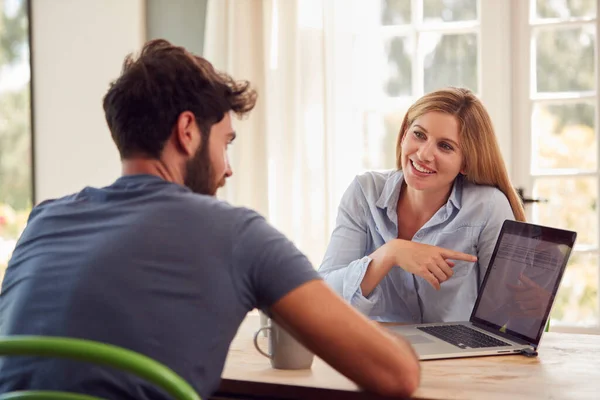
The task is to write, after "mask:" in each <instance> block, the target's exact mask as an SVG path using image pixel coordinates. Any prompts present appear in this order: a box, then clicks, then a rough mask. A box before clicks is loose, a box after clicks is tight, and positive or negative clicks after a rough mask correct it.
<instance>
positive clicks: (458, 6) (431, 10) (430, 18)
mask: <svg viewBox="0 0 600 400" xmlns="http://www.w3.org/2000/svg"><path fill="white" fill-rule="evenodd" d="M423 20H424V21H425V22H453V21H473V20H477V0H425V1H424V2H423Z"/></svg>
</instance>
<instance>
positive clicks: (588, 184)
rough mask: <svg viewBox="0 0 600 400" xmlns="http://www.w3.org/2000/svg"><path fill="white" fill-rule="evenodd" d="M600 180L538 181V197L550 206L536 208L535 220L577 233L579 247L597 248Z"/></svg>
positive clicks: (593, 178) (538, 205) (534, 212)
mask: <svg viewBox="0 0 600 400" xmlns="http://www.w3.org/2000/svg"><path fill="white" fill-rule="evenodd" d="M597 182H598V178H595V177H583V178H538V179H537V180H536V182H535V186H534V196H536V197H541V198H545V199H547V200H548V203H539V204H535V205H534V208H533V214H534V217H537V218H535V220H536V221H537V222H539V223H540V224H543V225H549V226H554V227H557V228H564V229H570V230H573V231H575V232H577V244H580V245H597V243H598V239H597V236H598V211H597V190H598V184H597Z"/></svg>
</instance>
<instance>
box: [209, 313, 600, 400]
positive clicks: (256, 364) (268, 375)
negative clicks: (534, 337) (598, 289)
mask: <svg viewBox="0 0 600 400" xmlns="http://www.w3.org/2000/svg"><path fill="white" fill-rule="evenodd" d="M259 325H260V322H259V318H258V316H255V315H248V317H247V318H246V320H245V321H244V323H243V324H242V326H241V327H240V329H239V331H238V334H237V336H236V337H235V339H234V340H233V342H232V344H231V348H230V350H229V355H228V357H227V362H226V364H225V369H224V370H223V374H222V378H223V380H222V383H221V387H220V389H219V392H218V393H217V394H216V395H215V397H214V398H215V399H229V398H238V399H239V398H242V399H270V398H271V399H272V398H280V399H349V400H351V399H377V398H379V397H377V396H373V395H372V394H368V393H365V392H362V391H360V389H359V388H358V387H357V386H356V385H355V384H354V383H352V382H351V381H350V380H348V379H347V378H345V377H344V376H342V375H341V374H339V373H338V372H337V371H335V370H334V369H333V368H331V367H330V366H329V365H327V364H326V363H325V362H324V361H322V360H321V359H319V358H315V361H314V363H313V366H312V368H311V369H310V370H303V371H284V370H276V369H272V368H271V365H270V363H269V359H267V358H266V357H263V356H261V355H260V354H259V353H258V352H257V351H256V350H255V349H254V345H253V343H252V340H253V335H254V332H255V331H256V330H258V328H259ZM266 341H267V339H266V338H264V337H261V338H260V343H261V345H262V346H263V348H265V349H266V348H267V343H266ZM539 353H540V355H539V356H538V357H534V358H527V357H525V356H520V355H516V356H493V357H475V358H463V359H453V360H438V361H423V362H421V373H422V377H421V386H420V388H419V389H418V391H417V392H416V394H415V397H414V398H416V399H486V400H488V399H489V400H492V399H502V400H513V399H557V400H563V399H600V336H596V335H575V334H565V333H552V332H550V333H547V334H545V335H544V338H543V339H542V345H541V347H540V351H539Z"/></svg>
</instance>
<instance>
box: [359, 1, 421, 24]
mask: <svg viewBox="0 0 600 400" xmlns="http://www.w3.org/2000/svg"><path fill="white" fill-rule="evenodd" d="M369 1H372V0H369ZM410 1H411V0H381V23H382V24H383V25H405V24H410V19H411V18H410V12H411V10H410Z"/></svg>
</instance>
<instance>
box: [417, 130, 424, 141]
mask: <svg viewBox="0 0 600 400" xmlns="http://www.w3.org/2000/svg"><path fill="white" fill-rule="evenodd" d="M414 135H415V137H416V138H418V139H425V135H424V134H423V133H422V132H419V131H414Z"/></svg>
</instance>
